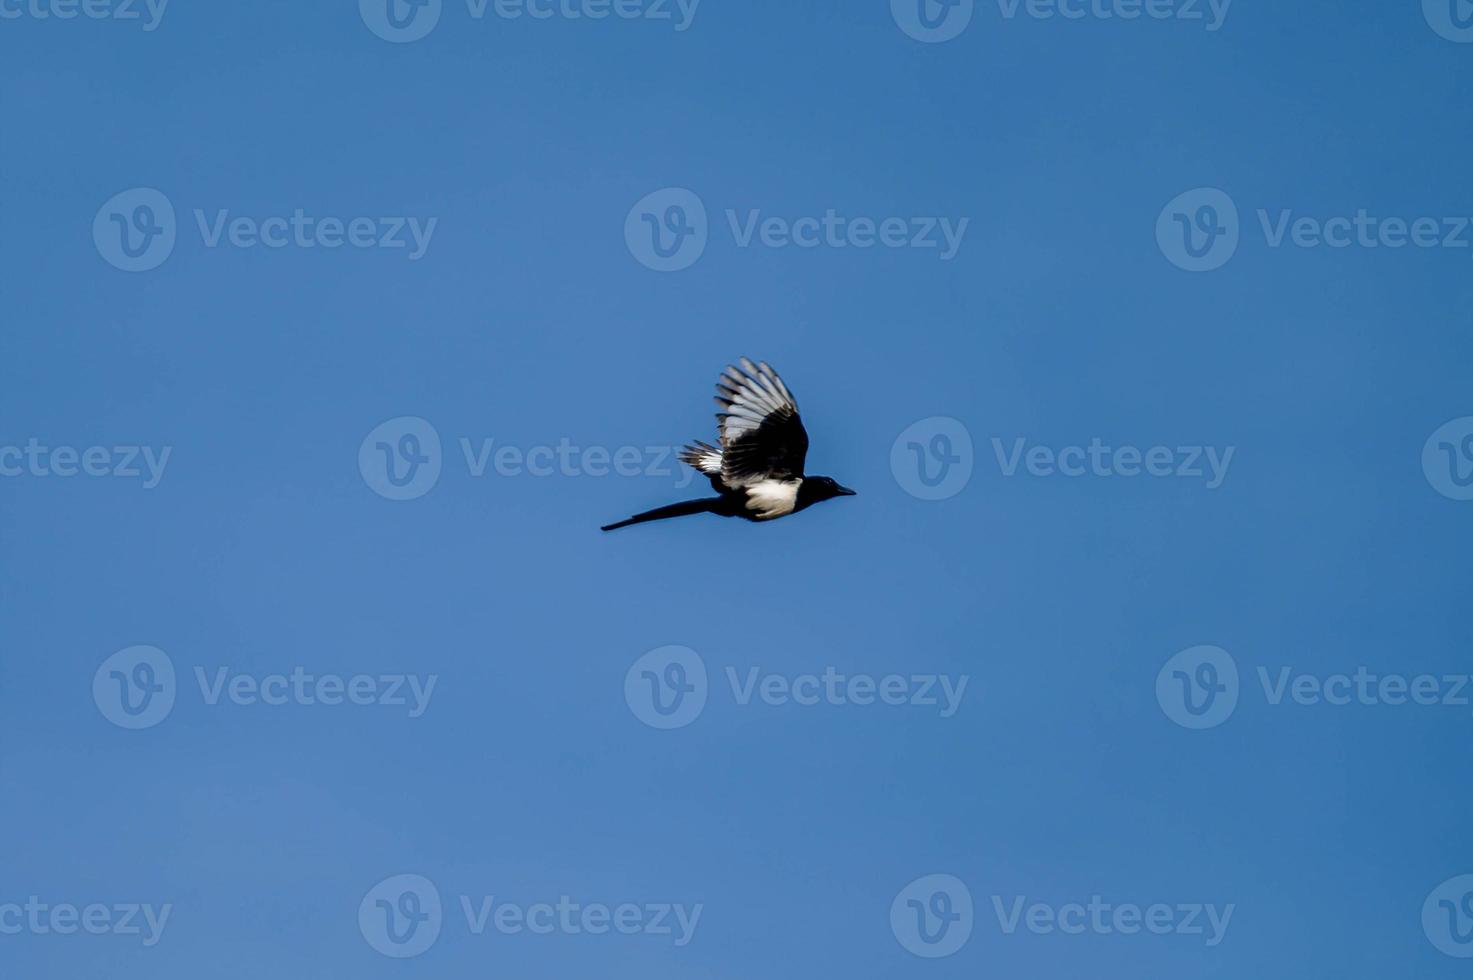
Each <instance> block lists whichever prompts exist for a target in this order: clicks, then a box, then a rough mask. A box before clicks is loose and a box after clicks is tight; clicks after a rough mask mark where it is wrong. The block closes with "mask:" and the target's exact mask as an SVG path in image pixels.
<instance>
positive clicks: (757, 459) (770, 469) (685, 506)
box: [603, 357, 854, 531]
mask: <svg viewBox="0 0 1473 980" xmlns="http://www.w3.org/2000/svg"><path fill="white" fill-rule="evenodd" d="M716 404H717V405H719V406H720V407H721V411H720V412H719V413H718V414H717V416H716V419H717V427H718V432H719V435H720V446H719V447H718V446H712V445H709V444H708V443H704V442H693V443H691V444H689V445H687V446H686V447H685V448H684V449H683V450H682V451H681V453H680V460H681V462H683V463H686V464H687V465H689V466H693V467H695V468H696V469H697V470H700V471H701V472H702V473H704V474H705V475H706V476H707V477H709V478H710V480H711V486H712V487H713V488H714V489H715V490H716V492H717V494H718V496H716V497H707V498H703V499H700V500H686V501H682V502H681V503H677V504H670V505H668V506H665V507H659V508H656V509H655V510H651V511H646V512H645V513H643V514H637V515H635V516H634V517H631V518H629V519H628V520H624V521H619V522H618V523H616V524H609V525H606V526H605V527H604V528H603V530H605V531H614V530H617V529H618V528H621V527H628V526H630V525H631V524H644V523H647V522H649V521H660V520H665V519H667V518H671V517H685V516H688V515H691V514H717V515H719V516H721V517H742V518H745V519H747V520H749V521H771V520H776V519H777V518H779V517H785V516H787V515H788V514H794V513H797V512H798V511H800V510H803V509H805V508H807V507H811V506H813V505H814V504H816V503H819V502H821V501H824V500H831V499H833V498H834V497H848V496H853V495H854V491H853V490H850V489H848V488H847V487H842V486H840V485H839V484H838V483H836V482H834V481H833V480H832V479H830V478H829V477H826V476H805V475H804V472H803V464H804V461H805V460H806V459H807V456H808V432H807V430H806V429H804V428H803V419H802V418H801V417H800V416H799V414H798V405H797V402H795V401H794V400H793V395H792V393H791V392H789V391H788V388H787V385H785V384H783V380H782V378H780V377H778V374H777V372H776V371H774V370H773V369H772V368H770V367H768V366H767V364H765V363H758V364H753V363H752V362H751V361H750V360H748V359H747V358H745V357H744V358H742V361H741V368H740V369H738V368H737V367H734V366H732V367H728V368H727V369H726V370H725V371H724V372H723V373H722V375H721V378H720V379H719V380H718V381H717V382H716Z"/></svg>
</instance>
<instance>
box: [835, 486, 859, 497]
mask: <svg viewBox="0 0 1473 980" xmlns="http://www.w3.org/2000/svg"><path fill="white" fill-rule="evenodd" d="M839 496H841V497H856V496H858V493H857V492H856V491H854V490H850V489H849V488H848V487H840V488H839Z"/></svg>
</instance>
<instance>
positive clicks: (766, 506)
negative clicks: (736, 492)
mask: <svg viewBox="0 0 1473 980" xmlns="http://www.w3.org/2000/svg"><path fill="white" fill-rule="evenodd" d="M802 485H803V481H802V480H763V481H762V482H760V483H754V484H752V485H751V486H749V487H747V488H746V491H747V510H749V511H751V512H752V513H754V514H756V515H757V518H758V519H759V520H764V521H770V520H772V519H773V518H774V517H782V516H783V515H784V514H791V513H792V512H793V508H794V507H796V506H797V504H798V488H799V487H800V486H802Z"/></svg>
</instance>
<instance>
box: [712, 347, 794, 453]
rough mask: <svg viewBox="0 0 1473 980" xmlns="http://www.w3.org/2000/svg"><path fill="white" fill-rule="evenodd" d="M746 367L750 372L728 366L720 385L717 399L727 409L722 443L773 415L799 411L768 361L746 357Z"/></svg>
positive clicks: (744, 365) (722, 422)
mask: <svg viewBox="0 0 1473 980" xmlns="http://www.w3.org/2000/svg"><path fill="white" fill-rule="evenodd" d="M742 368H743V369H744V370H745V371H746V372H747V373H746V374H743V373H742V372H741V371H738V370H737V369H736V368H734V367H728V368H727V369H726V371H725V373H724V374H723V375H722V377H721V380H720V381H719V382H718V383H717V385H716V387H717V390H718V391H720V392H721V395H720V396H719V397H718V398H717V399H716V401H717V403H718V404H720V405H722V407H723V408H725V409H726V411H725V412H723V413H722V414H721V415H720V416H719V418H720V420H721V445H722V446H729V445H731V444H732V443H733V442H736V441H737V440H738V439H740V438H741V437H742V436H744V435H746V434H747V433H749V432H753V431H755V430H756V429H757V428H758V427H759V426H760V425H761V424H762V420H763V419H765V418H767V416H769V415H773V414H780V413H783V412H791V413H792V414H793V415H797V414H798V406H797V405H796V404H795V403H794V402H793V396H792V395H791V394H790V393H789V392H788V388H787V385H785V384H783V382H782V379H781V378H779V377H778V376H777V372H776V371H774V370H773V369H772V368H770V367H768V366H767V364H766V362H763V363H762V364H753V363H752V362H751V361H750V360H748V359H747V358H745V357H744V358H742Z"/></svg>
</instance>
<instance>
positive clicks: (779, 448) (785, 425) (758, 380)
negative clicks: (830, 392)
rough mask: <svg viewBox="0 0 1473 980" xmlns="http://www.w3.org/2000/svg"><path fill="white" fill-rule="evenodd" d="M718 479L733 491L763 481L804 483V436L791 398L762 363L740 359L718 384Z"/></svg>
mask: <svg viewBox="0 0 1473 980" xmlns="http://www.w3.org/2000/svg"><path fill="white" fill-rule="evenodd" d="M716 404H717V405H719V406H721V408H722V411H721V412H720V413H719V414H718V415H717V416H716V418H717V420H718V423H719V428H720V433H721V479H722V482H723V483H725V484H726V485H727V486H728V487H730V488H731V489H733V490H736V489H740V488H743V487H749V486H752V485H754V484H757V483H761V482H762V481H764V480H792V479H802V477H803V464H804V461H805V459H806V458H807V456H808V432H807V431H806V430H805V429H804V428H803V420H802V418H800V417H799V414H798V405H797V403H796V402H795V401H794V400H793V396H792V393H791V392H789V391H788V388H787V386H786V385H785V384H783V382H782V379H781V378H780V377H778V374H777V372H776V371H774V370H773V369H772V368H771V367H769V366H768V365H767V363H766V362H763V363H761V364H753V363H752V361H751V360H750V359H748V358H745V357H744V358H742V359H741V368H740V369H738V368H737V367H735V366H728V367H727V368H726V370H725V371H723V372H722V374H721V377H720V379H718V381H717V382H716Z"/></svg>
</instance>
